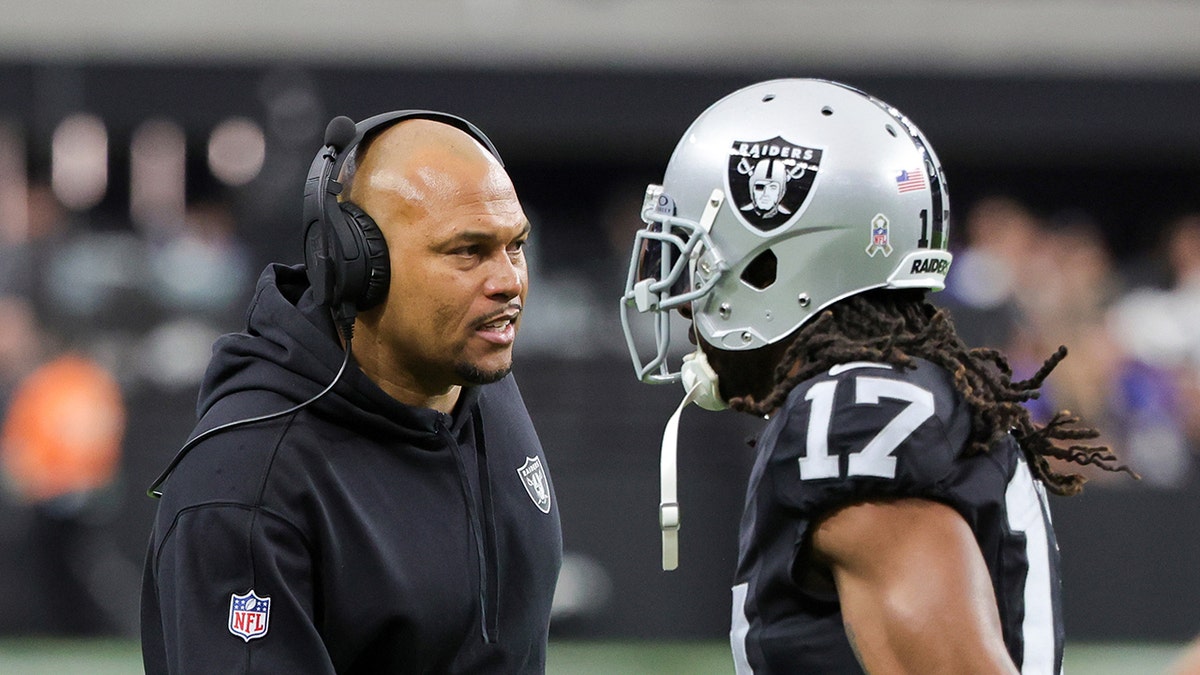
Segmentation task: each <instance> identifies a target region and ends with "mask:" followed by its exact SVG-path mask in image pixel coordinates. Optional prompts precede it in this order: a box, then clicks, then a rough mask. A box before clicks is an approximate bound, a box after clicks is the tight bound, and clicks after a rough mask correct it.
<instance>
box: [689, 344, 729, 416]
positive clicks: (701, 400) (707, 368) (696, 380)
mask: <svg viewBox="0 0 1200 675" xmlns="http://www.w3.org/2000/svg"><path fill="white" fill-rule="evenodd" d="M679 375H680V381H681V382H683V389H684V391H687V392H691V391H692V390H693V389H696V388H699V391H697V392H696V398H695V403H696V405H698V406H700V407H701V408H704V409H705V410H724V409H726V408H728V407H729V404H728V403H726V402H725V401H723V400H722V399H721V390H720V388H719V387H717V373H716V371H715V370H713V369H712V366H711V365H709V363H708V357H707V356H705V355H704V352H702V351H700V348H699V347H697V348H696V351H694V352H692V353H691V354H688V355H687V356H684V357H683V366H682V367H681V368H680V369H679Z"/></svg>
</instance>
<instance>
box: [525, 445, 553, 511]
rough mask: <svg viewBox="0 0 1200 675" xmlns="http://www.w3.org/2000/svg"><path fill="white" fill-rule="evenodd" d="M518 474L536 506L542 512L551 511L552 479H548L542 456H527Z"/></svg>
mask: <svg viewBox="0 0 1200 675" xmlns="http://www.w3.org/2000/svg"><path fill="white" fill-rule="evenodd" d="M517 475H518V476H520V477H521V483H522V484H523V485H524V486H525V492H527V493H528V494H529V498H530V499H531V500H533V504H534V506H536V507H538V510H539V511H541V512H542V513H550V481H548V480H546V470H545V469H543V468H542V460H541V458H539V457H526V458H525V464H524V465H522V466H520V467H518V468H517Z"/></svg>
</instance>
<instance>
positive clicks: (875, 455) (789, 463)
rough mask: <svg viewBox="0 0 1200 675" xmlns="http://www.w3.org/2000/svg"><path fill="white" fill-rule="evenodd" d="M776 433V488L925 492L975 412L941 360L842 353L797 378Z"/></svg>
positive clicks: (816, 497)
mask: <svg viewBox="0 0 1200 675" xmlns="http://www.w3.org/2000/svg"><path fill="white" fill-rule="evenodd" d="M778 418H779V419H777V420H776V421H775V424H776V425H777V427H778V429H777V431H778V433H777V435H775V436H772V437H770V438H771V445H772V447H771V448H770V449H769V452H771V454H772V459H771V462H770V464H771V466H772V467H773V471H772V473H774V474H775V475H774V482H775V484H776V490H777V491H778V492H779V493H780V495H781V496H785V499H787V500H788V501H795V502H797V503H798V504H799V505H804V504H809V503H813V502H817V501H825V500H849V499H854V498H870V497H872V496H879V497H886V496H928V495H930V494H931V492H932V491H934V490H935V489H936V486H937V484H938V483H939V482H940V481H942V480H943V479H944V478H945V477H946V476H947V475H948V474H949V473H950V472H951V470H952V467H953V464H954V462H955V460H956V459H957V458H958V457H959V455H960V454H961V453H962V451H963V448H964V446H965V442H966V438H967V435H968V432H969V427H970V413H969V409H968V407H967V405H966V403H965V402H964V401H963V399H962V397H961V396H960V395H959V394H958V393H957V392H956V391H955V390H954V387H953V382H952V380H951V378H950V376H949V374H948V373H946V372H945V370H943V369H942V368H939V367H938V366H936V365H934V364H932V363H929V362H927V361H920V360H919V361H917V363H916V367H914V368H900V367H895V366H891V365H887V364H882V363H868V362H854V363H846V364H842V365H839V366H836V367H834V368H831V369H830V370H829V371H827V372H825V373H823V374H821V375H818V376H816V377H813V378H811V379H809V380H807V381H806V382H804V383H802V384H800V385H799V386H797V387H796V389H795V390H793V391H792V393H791V394H790V395H789V397H788V400H787V403H786V405H785V407H784V409H783V410H782V411H781V414H780V415H778Z"/></svg>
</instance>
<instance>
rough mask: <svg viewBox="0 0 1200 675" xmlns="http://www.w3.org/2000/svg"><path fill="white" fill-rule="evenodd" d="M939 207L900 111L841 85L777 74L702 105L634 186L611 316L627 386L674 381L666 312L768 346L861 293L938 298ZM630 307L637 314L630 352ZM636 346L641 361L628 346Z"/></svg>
mask: <svg viewBox="0 0 1200 675" xmlns="http://www.w3.org/2000/svg"><path fill="white" fill-rule="evenodd" d="M949 217H950V202H949V197H948V195H947V192H946V181H945V178H944V177H943V175H942V167H941V163H940V162H939V161H938V158H937V155H935V154H934V152H933V148H932V147H931V146H930V145H929V142H928V141H927V140H926V139H925V136H924V135H923V134H922V133H921V132H920V131H919V130H918V129H917V127H916V126H915V125H914V124H913V123H912V122H911V121H909V120H908V118H906V117H905V116H904V115H903V114H901V113H900V111H898V110H896V109H895V108H893V107H891V106H889V105H888V104H886V103H884V102H882V101H880V100H878V99H876V98H874V97H872V96H870V95H868V94H865V93H863V92H861V91H858V90H856V89H853V88H851V87H848V86H846V85H844V84H839V83H836V82H829V81H824V80H811V79H783V80H773V81H768V82H762V83H759V84H755V85H751V86H749V87H746V88H744V89H741V90H739V91H736V92H734V93H732V94H730V95H728V96H726V97H725V98H723V99H721V100H720V101H717V102H716V103H715V104H713V105H712V106H711V107H709V108H708V110H706V111H704V113H702V114H701V115H700V117H698V118H697V119H696V121H695V122H693V123H692V125H691V127H689V128H688V130H687V131H686V132H685V133H684V135H683V138H682V139H681V140H680V141H679V144H678V146H676V148H675V152H674V153H673V154H672V155H671V160H670V163H669V164H668V165H667V170H666V174H665V176H664V177H663V184H662V185H661V186H658V185H651V186H650V187H649V188H648V189H647V191H646V199H645V202H644V204H643V207H642V218H643V220H645V222H646V223H647V227H646V228H645V229H643V230H640V231H639V232H638V233H637V235H636V238H635V240H634V247H633V256H632V260H631V261H630V266H629V274H628V277H627V279H626V284H625V294H624V296H623V297H622V298H621V306H622V312H621V320H622V326H623V328H624V330H625V337H626V342H627V344H628V347H629V351H630V355H631V357H632V358H633V363H634V368H635V370H636V371H637V375H638V378H639V379H641V380H642V381H644V382H650V383H664V382H676V381H678V380H679V379H680V374H679V372H678V371H677V370H676V371H673V370H672V369H671V367H670V366H669V364H668V363H667V355H668V352H669V350H670V346H671V344H670V343H671V334H670V320H669V313H670V311H671V310H675V309H679V308H680V307H682V306H683V305H687V304H690V305H691V311H692V321H693V325H694V328H695V332H696V335H697V337H698V339H701V340H704V341H705V342H708V343H709V344H711V345H713V346H715V347H717V348H718V349H723V350H730V351H737V350H745V349H755V348H757V347H762V346H765V345H768V344H772V343H774V342H777V341H779V340H781V339H783V338H784V337H786V336H788V335H789V334H791V333H792V332H793V331H795V330H796V329H797V328H798V327H800V326H801V325H803V324H804V322H805V321H808V320H809V319H810V318H812V317H813V316H815V315H816V314H817V313H818V312H819V311H820V310H822V309H823V308H825V307H827V306H829V305H830V304H832V303H834V302H837V301H838V300H841V299H842V298H845V297H848V296H850V295H854V294H856V293H861V292H863V291H866V290H870V289H873V288H927V289H932V290H941V289H942V288H943V287H944V286H945V279H946V271H947V270H948V269H949V266H950V261H951V255H950V253H949V252H948V251H947V238H948V234H949ZM631 310H636V311H637V313H640V314H645V315H648V316H650V317H653V329H654V331H653V334H654V338H653V339H654V345H653V346H652V347H650V346H649V345H647V344H643V345H638V344H637V340H636V338H635V336H636V335H637V334H638V333H637V332H636V331H634V330H632V325H631V318H632V316H634V315H631ZM647 347H650V349H652V350H653V356H651V357H650V358H648V359H645V360H643V359H642V357H641V354H640V352H641V351H644V350H645V348H647Z"/></svg>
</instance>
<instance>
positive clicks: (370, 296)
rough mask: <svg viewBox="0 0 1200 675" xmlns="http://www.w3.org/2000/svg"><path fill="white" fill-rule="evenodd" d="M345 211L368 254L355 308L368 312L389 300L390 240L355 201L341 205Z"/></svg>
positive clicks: (348, 223)
mask: <svg viewBox="0 0 1200 675" xmlns="http://www.w3.org/2000/svg"><path fill="white" fill-rule="evenodd" d="M341 207H342V212H343V213H345V214H346V222H347V225H349V226H350V227H351V228H352V229H353V230H354V231H355V233H356V235H357V238H359V240H360V241H361V242H362V245H363V250H364V251H365V252H366V256H365V263H366V267H365V269H363V270H362V279H361V283H358V284H354V285H353V287H356V288H358V289H359V292H358V297H357V298H356V299H355V306H356V307H357V308H358V309H359V311H363V310H367V309H370V308H372V307H374V306H375V305H378V304H379V303H381V302H383V299H384V298H385V297H387V292H388V282H389V281H390V279H391V261H390V259H389V258H388V248H387V241H386V240H384V238H383V232H381V231H380V229H379V225H377V224H376V223H375V220H374V219H373V218H371V216H370V215H368V214H367V212H366V211H363V210H362V209H361V208H359V206H358V205H357V204H355V203H354V202H342V203H341ZM351 286H352V285H351V284H347V287H351Z"/></svg>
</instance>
